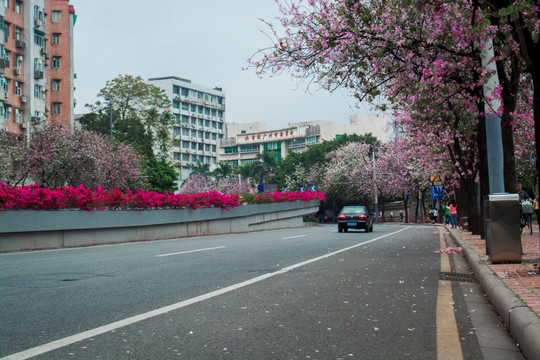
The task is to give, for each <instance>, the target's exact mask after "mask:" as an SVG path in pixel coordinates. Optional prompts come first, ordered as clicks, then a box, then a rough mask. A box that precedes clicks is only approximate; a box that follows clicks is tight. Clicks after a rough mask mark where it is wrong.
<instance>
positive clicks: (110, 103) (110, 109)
mask: <svg viewBox="0 0 540 360" xmlns="http://www.w3.org/2000/svg"><path fill="white" fill-rule="evenodd" d="M109 112H110V114H111V143H112V131H113V116H112V101H110V100H109Z"/></svg>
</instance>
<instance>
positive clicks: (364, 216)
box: [358, 215, 367, 219]
mask: <svg viewBox="0 0 540 360" xmlns="http://www.w3.org/2000/svg"><path fill="white" fill-rule="evenodd" d="M358 218H360V219H367V216H366V215H360V216H359V217H358Z"/></svg>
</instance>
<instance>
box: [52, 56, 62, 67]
mask: <svg viewBox="0 0 540 360" xmlns="http://www.w3.org/2000/svg"><path fill="white" fill-rule="evenodd" d="M52 66H53V68H55V69H59V68H60V56H53V61H52Z"/></svg>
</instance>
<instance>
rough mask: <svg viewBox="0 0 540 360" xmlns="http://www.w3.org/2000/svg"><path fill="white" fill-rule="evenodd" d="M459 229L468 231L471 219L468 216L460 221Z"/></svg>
mask: <svg viewBox="0 0 540 360" xmlns="http://www.w3.org/2000/svg"><path fill="white" fill-rule="evenodd" d="M458 228H460V229H461V230H463V231H467V229H468V228H469V218H468V217H466V216H462V217H460V218H459V221H458Z"/></svg>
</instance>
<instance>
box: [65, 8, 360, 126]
mask: <svg viewBox="0 0 540 360" xmlns="http://www.w3.org/2000/svg"><path fill="white" fill-rule="evenodd" d="M70 3H71V4H72V5H73V6H74V7H75V12H76V14H77V16H78V17H77V22H76V24H75V27H74V37H75V38H74V57H75V58H74V61H75V72H76V73H77V79H76V80H75V86H76V91H75V97H76V99H77V106H76V108H75V112H76V113H84V112H87V110H86V108H85V107H84V105H85V104H87V103H94V102H95V101H96V100H98V99H97V93H98V92H99V90H100V89H101V88H103V87H104V86H105V83H106V81H107V80H110V79H113V78H115V77H116V76H118V75H120V74H129V75H140V76H142V77H143V78H144V79H145V80H147V79H148V78H152V77H162V76H178V77H181V78H185V79H189V80H191V81H192V82H193V83H195V84H199V85H204V86H207V87H215V86H218V87H221V88H223V91H225V94H226V112H225V119H226V121H227V122H236V123H245V122H252V121H262V122H266V123H267V124H268V127H269V129H277V128H283V127H286V126H287V124H288V123H289V122H298V121H315V120H324V121H331V122H335V123H338V124H347V123H348V121H349V115H351V114H353V113H367V112H368V111H369V106H366V105H362V106H360V108H358V107H357V106H356V103H355V101H354V99H353V98H352V97H350V94H347V93H346V92H345V91H344V92H343V93H341V92H340V91H337V92H334V93H333V94H330V93H329V92H327V91H326V90H321V89H319V88H318V87H317V86H316V85H312V86H310V88H309V92H307V91H306V86H307V85H306V84H305V83H304V84H301V85H300V87H298V86H297V83H296V81H294V80H292V79H291V78H290V76H289V75H288V74H286V73H284V74H282V75H279V76H277V77H274V78H270V77H265V78H263V79H260V78H259V77H257V75H255V72H254V70H253V69H249V70H242V69H243V68H245V67H247V59H248V58H249V57H250V56H251V55H252V54H253V53H255V52H256V51H257V50H258V49H260V48H266V47H268V46H270V45H271V44H272V41H271V40H270V39H269V38H268V37H267V36H266V35H264V34H263V33H262V32H261V31H264V32H266V33H268V32H269V31H268V28H267V26H266V25H265V24H264V23H263V22H261V21H260V20H259V19H260V18H263V19H265V20H268V21H270V22H273V23H275V17H276V16H277V15H278V6H277V5H276V3H275V2H274V0H152V1H142V0H92V1H89V0H71V2H70ZM100 100H103V99H100Z"/></svg>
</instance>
